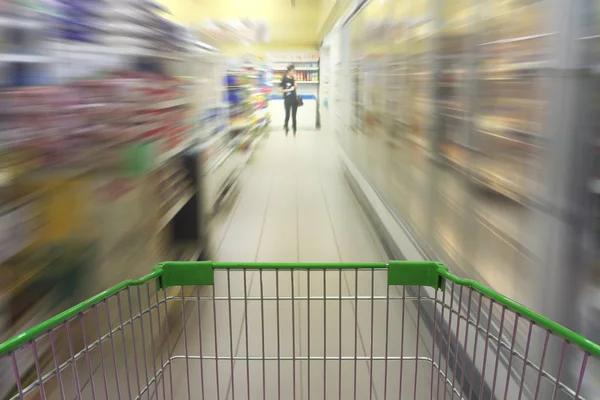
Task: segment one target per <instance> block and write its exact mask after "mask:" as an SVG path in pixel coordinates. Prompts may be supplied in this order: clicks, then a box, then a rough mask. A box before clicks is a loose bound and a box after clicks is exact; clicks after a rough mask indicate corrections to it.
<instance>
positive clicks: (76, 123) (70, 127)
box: [0, 71, 192, 168]
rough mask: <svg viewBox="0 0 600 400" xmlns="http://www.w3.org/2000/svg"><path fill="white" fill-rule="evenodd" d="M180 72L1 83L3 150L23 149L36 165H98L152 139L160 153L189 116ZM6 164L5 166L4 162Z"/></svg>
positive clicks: (183, 132)
mask: <svg viewBox="0 0 600 400" xmlns="http://www.w3.org/2000/svg"><path fill="white" fill-rule="evenodd" d="M181 84H182V82H181V80H179V79H175V78H172V77H167V76H162V75H157V74H151V73H150V74H149V73H139V72H135V71H120V72H116V73H113V74H111V76H109V77H107V79H98V80H88V81H81V82H76V83H72V84H69V85H62V86H51V87H35V88H12V89H4V90H1V91H0V102H1V104H2V110H3V111H2V115H0V121H1V123H2V125H3V128H4V129H3V130H2V131H1V132H0V143H1V145H0V146H1V148H2V149H3V155H0V157H3V158H4V157H5V156H8V157H9V154H10V153H12V152H15V151H16V152H26V153H27V154H29V156H30V158H31V161H32V162H34V163H35V164H36V167H35V168H55V167H61V168H65V167H69V168H73V167H83V166H89V165H98V166H101V165H102V164H103V161H104V160H106V158H105V157H104V156H105V155H106V152H114V151H116V150H118V149H119V148H122V147H123V146H127V145H131V144H134V143H139V142H144V141H153V142H157V143H158V149H159V153H163V152H166V151H168V150H169V149H171V148H173V147H175V146H177V145H178V144H179V143H181V142H182V141H184V140H187V138H188V137H189V133H190V132H191V130H192V129H191V128H192V124H191V121H189V118H190V107H189V103H188V100H187V98H186V95H187V93H186V90H185V89H183V88H182V86H181ZM5 168H10V167H8V166H7V165H6V164H5Z"/></svg>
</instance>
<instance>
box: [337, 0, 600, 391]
mask: <svg viewBox="0 0 600 400" xmlns="http://www.w3.org/2000/svg"><path fill="white" fill-rule="evenodd" d="M435 7H441V8H439V9H438V8H435ZM374 9H379V10H381V9H385V10H386V11H385V15H386V19H387V20H386V21H385V23H381V25H382V26H384V27H385V28H384V29H381V30H377V29H375V28H373V21H372V20H373V16H374V15H376V12H374V11H373V10H374ZM567 9H568V11H569V12H567ZM591 10H593V11H591ZM591 15H593V16H594V17H591ZM599 15H600V12H599V11H598V3H597V2H592V1H588V2H579V3H577V4H574V3H573V4H572V3H571V2H567V1H564V2H550V1H548V0H536V1H530V0H513V1H492V2H473V1H467V0H464V1H454V2H428V3H420V2H419V3H415V2H410V1H406V0H405V1H397V2H376V3H375V2H370V3H369V4H368V5H367V6H366V7H365V8H364V9H362V10H361V11H360V12H359V13H358V14H356V16H354V17H353V18H350V19H349V20H348V21H347V22H346V26H345V27H344V28H343V30H342V32H343V35H346V36H347V38H348V42H349V49H348V50H347V52H348V54H349V57H348V58H349V60H350V61H348V66H347V67H348V69H349V70H350V71H351V77H350V78H349V79H347V85H348V86H350V87H352V93H353V94H352V96H351V99H352V102H351V103H350V104H348V105H346V104H345V103H343V102H341V103H339V104H338V103H336V106H337V107H340V108H341V110H340V111H339V113H340V115H342V114H344V113H346V112H347V113H348V114H349V115H350V116H351V118H352V119H353V124H352V126H353V128H354V129H349V130H347V131H346V132H345V133H343V134H342V138H341V141H342V143H343V147H344V149H345V152H346V156H347V158H345V160H347V161H346V162H348V163H351V164H352V168H349V170H351V171H356V170H358V171H359V173H360V175H361V176H362V177H364V178H366V180H367V181H368V183H369V184H370V186H371V187H372V188H373V189H374V193H375V194H376V195H377V197H378V198H379V199H380V200H381V202H382V203H383V204H384V205H385V206H386V207H387V209H389V211H390V212H391V213H392V214H393V215H394V216H395V217H396V219H397V220H398V221H399V225H400V226H401V229H402V230H404V231H407V232H408V236H409V237H410V238H411V239H412V241H413V242H414V243H416V244H417V245H418V247H419V249H420V250H421V251H422V252H423V254H424V257H425V258H427V259H440V260H443V261H444V262H446V263H447V264H449V265H451V266H452V268H453V269H455V270H458V271H460V272H461V275H465V276H469V277H471V278H473V279H476V280H479V281H483V282H485V284H486V285H488V286H491V287H492V288H494V289H495V290H498V291H499V292H502V293H504V294H506V295H507V296H509V297H511V298H514V299H516V300H517V301H519V302H521V303H524V304H526V305H528V306H530V307H532V308H534V309H536V310H539V311H542V312H544V313H546V314H549V315H552V316H553V318H556V319H557V320H560V321H561V322H563V323H564V324H566V325H567V326H570V327H572V328H573V329H575V330H578V331H582V329H584V328H583V325H584V322H583V319H582V318H580V314H579V310H581V304H583V303H586V302H589V301H590V300H589V299H591V298H598V297H597V296H596V297H593V296H588V295H587V294H586V293H587V292H585V293H584V291H582V287H585V286H586V285H585V284H583V282H584V281H585V279H587V278H582V277H583V276H586V277H587V276H594V277H595V278H593V279H596V280H597V276H600V274H598V273H597V270H598V265H599V264H598V262H597V260H598V259H599V257H598V254H599V253H600V252H599V250H598V249H599V248H600V241H599V240H598V237H599V236H600V234H599V233H598V232H600V228H599V224H598V222H599V221H600V218H599V217H598V215H600V213H599V212H598V210H600V195H598V193H600V183H599V182H600V172H599V171H600V163H599V161H598V160H599V159H600V157H599V155H600V150H598V149H600V145H598V143H599V140H598V137H599V136H598V132H600V131H599V130H598V126H600V122H598V121H599V118H598V117H597V115H600V113H599V111H600V110H599V108H600V106H598V104H600V103H598V97H597V94H598V93H599V92H600V86H599V85H600V67H598V66H599V65H600V35H599V33H600V29H599V28H598V26H599V25H598V22H597V21H598V16H599ZM585 21H587V22H585ZM584 23H587V24H588V25H589V27H588V28H587V29H585V30H584V29H582V27H581V24H584ZM372 32H377V34H372ZM380 40H386V41H387V43H388V45H387V47H386V48H384V49H381V48H380V47H379V43H380ZM344 51H346V50H344ZM342 58H343V57H342ZM583 60H586V61H585V62H583ZM343 69H344V66H342V67H341V70H343ZM578 71H581V72H582V73H579V72H578ZM382 75H383V76H382ZM342 84H343V83H342ZM381 87H384V88H385V89H384V90H383V94H379V92H378V91H379V90H380V88H381ZM379 100H383V104H380V103H378V101H379ZM590 104H591V105H593V106H590ZM384 121H385V122H384ZM592 121H595V122H594V124H590V122H592ZM386 122H387V124H386ZM590 125H591V127H590ZM588 131H593V132H594V133H593V134H590V135H588V133H587V132H588ZM590 137H592V139H590ZM382 144H384V145H382ZM349 174H354V172H350V173H349ZM583 181H585V185H581V182H583ZM583 186H585V187H586V189H585V190H583V189H582V187H583ZM584 210H585V212H584ZM584 231H585V232H586V233H585V234H582V232H584ZM584 237H585V238H584ZM569 260H571V261H569ZM593 271H596V273H593ZM593 279H589V280H590V281H591V280H593ZM588 286H590V287H592V288H597V287H600V282H597V283H593V284H590V285H588ZM550 288H551V289H550ZM594 290H595V289H594ZM592 291H593V290H592ZM596 303H597V301H596ZM567 305H568V306H567ZM588 308H589V309H594V310H596V311H592V314H593V313H596V314H593V315H598V311H597V307H588ZM568 309H577V310H578V312H577V313H573V312H569V311H568ZM492 315H493V320H494V322H495V323H496V324H499V321H500V320H501V315H500V313H499V312H496V310H495V311H494V312H493V313H492ZM588 320H593V318H592V319H588ZM516 325H518V324H514V323H513V322H512V321H511V322H505V323H504V329H508V330H512V329H515V332H516V333H517V336H516V339H515V346H516V347H517V348H518V347H522V346H523V345H524V342H525V341H526V340H527V332H526V330H524V327H523V326H516ZM594 332H597V333H598V337H600V326H597V327H596V328H595V331H594ZM585 334H586V335H587V336H590V335H591V336H593V334H591V333H590V332H585ZM596 376H600V374H597V375H596ZM588 393H593V391H592V392H588Z"/></svg>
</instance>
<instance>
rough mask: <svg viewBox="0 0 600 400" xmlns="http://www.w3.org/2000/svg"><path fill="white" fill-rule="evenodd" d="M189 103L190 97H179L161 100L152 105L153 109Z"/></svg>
mask: <svg viewBox="0 0 600 400" xmlns="http://www.w3.org/2000/svg"><path fill="white" fill-rule="evenodd" d="M188 105H191V102H190V99H188V98H187V97H179V98H176V99H171V100H163V101H159V102H157V103H155V105H154V106H153V107H152V108H153V109H154V110H165V109H168V108H175V107H180V106H188Z"/></svg>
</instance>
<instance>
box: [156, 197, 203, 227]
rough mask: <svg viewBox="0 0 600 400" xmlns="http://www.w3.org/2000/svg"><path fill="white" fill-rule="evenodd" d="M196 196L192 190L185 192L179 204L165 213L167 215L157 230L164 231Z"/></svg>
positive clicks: (178, 201) (161, 220)
mask: <svg viewBox="0 0 600 400" xmlns="http://www.w3.org/2000/svg"><path fill="white" fill-rule="evenodd" d="M194 194H195V193H194V192H193V191H191V190H189V191H186V192H184V193H183V194H182V195H181V198H180V199H179V200H177V202H176V203H175V204H174V205H173V206H172V207H171V208H170V209H169V210H168V211H167V212H166V213H165V215H164V216H162V217H161V218H160V219H159V221H158V226H157V229H158V230H159V231H160V230H162V229H164V227H165V226H167V225H168V224H169V222H171V220H173V218H175V216H176V215H177V213H178V212H179V211H180V210H181V209H182V208H183V207H184V206H185V205H186V204H187V202H188V201H190V199H191V198H192V197H194Z"/></svg>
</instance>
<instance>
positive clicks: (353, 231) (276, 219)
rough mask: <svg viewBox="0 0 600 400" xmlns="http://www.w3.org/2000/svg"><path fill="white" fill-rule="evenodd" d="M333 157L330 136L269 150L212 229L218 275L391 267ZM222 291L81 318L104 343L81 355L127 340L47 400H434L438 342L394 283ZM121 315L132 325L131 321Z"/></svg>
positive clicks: (153, 296) (210, 289)
mask: <svg viewBox="0 0 600 400" xmlns="http://www.w3.org/2000/svg"><path fill="white" fill-rule="evenodd" d="M335 146H336V144H335V141H334V138H332V137H331V136H329V135H328V134H327V133H326V132H299V133H298V137H297V138H296V139H294V138H293V137H288V138H285V137H284V136H283V134H282V133H281V132H273V133H272V134H271V135H270V137H268V138H265V140H264V141H263V143H262V144H261V147H260V148H259V149H258V150H257V151H256V153H255V155H254V159H253V161H252V162H251V165H250V166H249V167H248V169H247V172H246V176H245V181H244V182H243V189H242V191H241V193H240V195H239V197H238V200H237V202H236V203H235V204H234V205H233V206H232V208H231V210H230V212H229V213H228V215H227V218H223V220H222V223H221V224H219V226H217V227H215V228H214V231H213V233H214V235H215V238H216V239H217V240H216V256H217V258H218V261H260V262H273V261H279V262H294V263H295V262H340V261H341V262H380V261H383V260H385V257H384V252H383V251H382V249H381V248H380V246H379V244H378V243H377V239H376V236H375V235H374V233H373V232H372V230H371V229H370V227H369V223H368V220H367V218H366V216H365V215H364V214H363V213H362V210H361V208H360V207H359V205H358V203H357V202H356V200H355V198H354V197H353V195H352V193H351V191H350V189H349V187H348V186H347V184H346V182H345V178H344V176H343V173H342V168H341V165H340V163H339V161H338V159H337V156H336V154H337V151H336V147H335ZM214 278H215V283H214V286H201V287H186V288H185V289H180V288H178V287H172V288H169V289H168V290H167V291H158V290H157V285H156V284H155V282H153V281H152V282H149V283H146V284H144V285H143V286H141V287H139V286H138V287H137V288H133V289H131V290H129V289H128V290H126V291H124V292H123V293H121V294H120V296H116V297H113V298H111V300H110V301H108V302H107V303H105V304H103V305H102V307H96V308H94V312H90V313H87V314H85V315H84V316H82V319H81V321H80V325H81V327H80V328H79V324H77V325H74V326H75V328H73V329H75V330H78V329H81V330H82V331H89V330H90V329H89V328H90V327H91V328H94V327H96V328H97V329H96V331H95V332H92V331H90V332H88V333H87V334H86V335H84V336H83V338H82V339H83V340H82V343H77V344H76V348H87V347H86V346H87V345H86V343H87V342H86V340H85V337H86V336H87V337H88V341H89V340H95V339H94V337H95V338H98V340H100V332H108V331H112V330H111V329H112V328H115V327H117V329H116V330H114V333H113V335H108V336H106V337H104V338H103V339H101V342H102V345H101V346H97V345H94V347H93V349H91V350H90V351H88V352H83V353H82V354H81V355H77V356H76V360H77V361H76V364H75V365H76V367H75V368H73V369H72V370H71V368H66V369H65V370H64V371H63V373H62V374H61V378H60V379H59V380H58V381H57V380H55V379H50V380H49V381H48V382H47V383H46V385H45V388H44V390H45V393H46V394H49V395H48V396H46V397H47V398H51V399H54V398H63V399H64V398H66V399H71V398H77V393H75V391H74V388H77V392H78V393H82V397H81V398H85V399H87V398H92V397H93V396H92V393H95V394H96V395H97V396H98V398H110V399H112V398H128V397H130V398H144V399H145V398H148V399H154V398H175V399H217V400H221V399H223V400H235V399H236V398H237V399H252V398H256V399H263V398H266V399H299V400H300V399H302V400H304V399H307V400H308V399H309V398H313V399H337V398H343V399H351V398H355V399H367V398H369V399H386V398H388V399H397V398H401V397H402V398H418V399H428V398H430V397H431V396H430V394H431V393H432V392H431V390H436V392H437V389H436V388H435V387H436V386H437V380H436V379H433V378H435V377H437V375H435V376H434V375H433V372H434V370H433V369H432V368H431V363H428V362H426V359H423V357H425V358H427V357H431V353H430V352H429V347H430V346H429V345H430V344H431V338H430V337H429V336H428V335H427V332H426V329H425V328H424V323H423V322H422V321H419V318H418V314H417V313H416V311H415V310H416V307H415V301H414V298H408V299H402V298H401V296H402V295H403V294H405V293H403V292H402V289H399V288H398V287H389V286H388V285H387V271H386V270H385V269H380V270H377V269H366V270H361V271H358V270H357V269H348V270H344V271H340V270H335V269H333V270H327V271H326V270H323V269H316V270H311V271H306V270H296V271H293V272H292V271H291V270H289V269H288V270H283V269H282V270H277V271H273V270H264V271H260V272H259V271H240V270H235V269H232V270H215V271H214ZM122 305H125V306H128V307H129V309H130V312H129V313H125V314H123V312H121V310H122ZM132 305H133V307H132ZM126 309H127V308H125V310H126ZM109 310H110V313H109ZM128 314H129V315H128ZM123 317H124V318H125V319H127V318H128V319H129V323H128V324H127V325H124V322H123ZM84 320H85V321H84ZM84 322H85V327H86V328H87V329H84ZM125 322H126V323H127V322H128V321H125ZM107 324H108V326H107ZM111 327H112V328H111ZM118 327H121V329H120V330H119V329H118ZM419 332H420V333H419ZM59 334H60V332H57V337H60V336H64V334H63V335H60V336H59ZM67 334H68V333H67ZM166 344H168V346H167V345H166ZM58 348H62V349H63V350H64V351H63V352H64V353H65V354H61V355H60V356H59V359H61V360H63V359H64V360H68V359H70V357H71V358H72V357H73V356H70V355H69V352H68V351H67V350H68V349H69V347H68V346H66V345H64V346H62V345H61V346H58ZM438 353H439V352H438ZM418 357H420V359H421V361H419V362H417V361H415V360H416V359H417V358H418ZM438 357H439V355H438ZM401 358H402V359H403V361H401V360H400V359H401ZM48 368H52V366H51V363H50V364H49V365H48ZM432 385H433V389H431V387H432ZM64 388H67V389H64ZM415 388H417V389H415ZM63 389H64V394H63V393H62V392H63ZM436 392H433V393H436ZM140 394H141V396H140ZM138 396H139V397H138ZM42 397H43V396H42Z"/></svg>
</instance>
